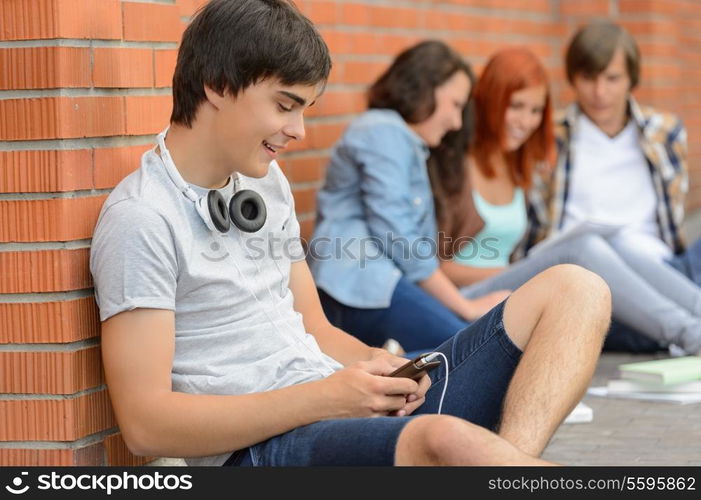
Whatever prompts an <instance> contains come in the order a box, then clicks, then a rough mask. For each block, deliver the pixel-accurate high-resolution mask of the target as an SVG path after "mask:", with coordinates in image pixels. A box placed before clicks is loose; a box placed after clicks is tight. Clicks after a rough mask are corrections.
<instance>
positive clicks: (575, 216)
mask: <svg viewBox="0 0 701 500" xmlns="http://www.w3.org/2000/svg"><path fill="white" fill-rule="evenodd" d="M566 71H567V77H568V80H569V82H570V84H571V85H572V87H573V89H574V91H575V95H576V102H575V103H573V104H572V105H570V106H569V108H567V109H566V110H564V111H563V112H562V113H561V114H560V115H559V116H557V117H556V121H555V133H556V138H557V146H558V159H557V164H556V165H555V167H554V169H551V170H548V169H544V170H542V171H541V173H540V176H536V179H535V183H534V187H533V189H532V190H531V193H530V196H529V198H530V208H529V219H530V221H529V228H528V231H527V234H526V237H525V239H524V242H523V244H522V246H521V248H520V250H519V252H517V254H516V256H517V257H518V256H522V255H523V252H524V251H527V250H528V249H530V248H531V247H532V246H533V245H535V244H536V243H538V242H539V241H541V240H543V239H545V238H548V237H550V236H552V235H553V234H554V233H556V232H559V231H562V230H567V229H568V228H571V227H573V226H575V225H577V224H578V223H580V222H582V221H586V220H595V221H605V222H608V223H612V224H617V225H620V226H622V227H623V230H622V231H621V232H620V233H618V234H617V235H616V237H615V238H614V239H613V240H611V241H609V242H610V243H611V244H612V246H614V247H618V248H620V249H621V252H623V251H624V250H625V253H626V254H630V252H634V253H635V254H638V255H640V256H641V257H644V258H649V259H654V260H656V261H660V260H662V261H664V262H666V263H668V264H669V266H668V267H666V266H663V267H662V269H669V272H676V271H674V270H673V269H676V270H677V271H680V272H682V273H683V274H684V275H686V276H687V277H688V278H689V279H691V280H692V281H694V282H695V283H696V284H697V285H701V240H700V241H699V242H696V244H694V245H692V246H691V247H690V248H688V249H687V248H686V245H685V241H684V236H683V234H682V222H683V219H684V198H685V196H686V193H687V192H688V187H689V181H688V170H687V164H686V159H687V158H686V157H687V136H686V130H685V128H684V126H683V125H682V123H681V121H680V120H679V118H678V117H676V116H675V115H672V114H669V113H663V112H660V111H657V110H655V109H652V108H650V107H645V106H640V105H638V103H637V102H636V100H635V99H634V98H633V97H632V95H631V91H632V89H633V88H635V86H636V85H637V83H638V80H639V76H640V54H639V50H638V47H637V45H636V43H635V41H634V40H633V38H632V37H631V36H630V34H628V33H627V32H626V31H625V30H624V29H623V28H621V27H620V26H617V25H615V24H613V23H611V22H608V21H599V22H595V23H592V24H589V25H587V26H585V27H583V28H582V29H580V30H579V31H578V32H577V33H576V34H575V36H574V37H573V39H572V41H571V42H570V45H569V47H568V50H567V55H566ZM641 262H643V261H642V260H641ZM648 262H649V261H648ZM659 278H660V279H664V276H663V275H660V276H659ZM651 285H653V286H654V285H655V283H651ZM619 326H620V327H617V326H616V324H615V323H614V328H613V332H615V333H616V335H610V337H609V343H610V345H609V347H614V348H615V347H620V348H623V349H625V350H634V351H637V350H643V351H645V350H655V349H657V348H658V347H659V345H658V344H657V343H656V342H653V341H652V340H649V339H647V338H642V339H641V338H637V337H638V336H637V335H635V334H634V332H632V331H631V330H629V329H627V328H625V327H623V326H622V325H619ZM623 331H625V335H619V334H622V333H623ZM622 338H625V339H626V340H624V341H622V343H621V342H617V340H616V339H618V340H620V339H622ZM631 339H634V340H632V341H631Z"/></svg>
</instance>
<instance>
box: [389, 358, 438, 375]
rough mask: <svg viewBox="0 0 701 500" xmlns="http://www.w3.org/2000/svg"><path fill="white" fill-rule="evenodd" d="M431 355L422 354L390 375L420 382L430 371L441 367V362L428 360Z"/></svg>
mask: <svg viewBox="0 0 701 500" xmlns="http://www.w3.org/2000/svg"><path fill="white" fill-rule="evenodd" d="M427 356H429V354H422V355H420V356H418V357H416V358H415V359H412V360H411V361H407V363H406V364H404V365H403V366H400V367H399V368H397V369H396V370H395V371H393V372H392V373H390V374H389V376H390V377H405V378H410V379H412V380H417V381H418V380H419V379H420V378H421V377H423V376H424V375H425V374H426V373H428V372H429V371H430V370H432V369H433V368H435V367H436V366H438V365H440V364H441V362H440V360H431V361H428V360H427V359H426V358H427Z"/></svg>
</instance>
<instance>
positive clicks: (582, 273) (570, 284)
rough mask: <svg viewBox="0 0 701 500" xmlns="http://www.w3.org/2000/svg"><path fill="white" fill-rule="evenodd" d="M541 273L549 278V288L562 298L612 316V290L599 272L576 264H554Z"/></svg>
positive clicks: (594, 311) (595, 311)
mask: <svg viewBox="0 0 701 500" xmlns="http://www.w3.org/2000/svg"><path fill="white" fill-rule="evenodd" d="M541 274H543V275H544V277H545V278H546V279H547V280H548V288H550V290H551V291H552V292H553V293H554V294H556V297H559V298H560V300H562V301H570V302H573V303H574V304H579V305H580V306H581V307H590V308H592V309H591V310H592V312H593V313H600V314H603V315H606V316H610V314H611V290H610V289H609V286H608V285H607V284H606V281H604V280H603V278H601V276H599V275H598V274H596V273H593V272H591V271H588V270H587V269H584V268H583V267H580V266H577V265H574V264H560V265H557V266H553V267H551V268H550V269H546V270H545V271H543V273H541ZM558 302H559V301H558Z"/></svg>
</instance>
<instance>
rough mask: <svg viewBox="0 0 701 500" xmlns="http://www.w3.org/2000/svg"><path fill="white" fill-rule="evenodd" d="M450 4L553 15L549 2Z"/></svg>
mask: <svg viewBox="0 0 701 500" xmlns="http://www.w3.org/2000/svg"><path fill="white" fill-rule="evenodd" d="M569 1H581V0H569ZM448 3H455V4H461V5H465V4H467V5H470V6H472V7H483V8H488V9H493V10H497V9H500V10H506V11H525V12H534V13H542V14H548V13H551V4H550V1H549V0H528V1H527V2H524V1H523V0H467V1H466V0H448Z"/></svg>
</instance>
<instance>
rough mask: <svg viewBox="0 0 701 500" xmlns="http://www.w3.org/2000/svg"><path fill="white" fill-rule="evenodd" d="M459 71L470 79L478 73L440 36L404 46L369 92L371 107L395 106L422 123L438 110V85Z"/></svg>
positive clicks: (408, 120) (407, 117)
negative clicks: (436, 91)
mask: <svg viewBox="0 0 701 500" xmlns="http://www.w3.org/2000/svg"><path fill="white" fill-rule="evenodd" d="M456 71H463V72H464V73H465V74H466V75H467V76H468V78H469V79H470V83H471V84H474V80H475V78H474V75H473V73H472V70H471V69H470V66H469V65H468V64H467V63H466V62H465V61H464V60H463V58H462V56H460V54H458V53H457V52H455V51H454V50H453V49H451V48H450V47H448V46H447V45H446V44H445V43H443V42H441V41H437V40H428V41H425V42H421V43H419V44H417V45H414V46H413V47H410V48H408V49H406V50H404V51H403V52H402V53H401V54H399V55H398V56H397V58H396V59H395V60H394V62H393V63H392V65H391V66H390V67H389V68H388V69H387V70H386V71H385V72H384V73H383V74H382V75H381V76H380V77H379V78H378V79H377V81H376V82H375V83H374V84H373V85H372V87H370V90H369V92H368V107H370V108H382V109H393V110H395V111H396V112H397V113H399V114H400V115H401V116H402V118H404V121H406V122H407V123H418V122H421V121H423V120H425V119H427V118H428V117H429V116H431V115H432V114H433V112H434V111H435V110H436V101H435V89H436V87H439V86H440V85H442V84H443V83H445V82H446V80H448V79H449V78H450V77H451V76H453V75H454V74H455V72H456Z"/></svg>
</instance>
